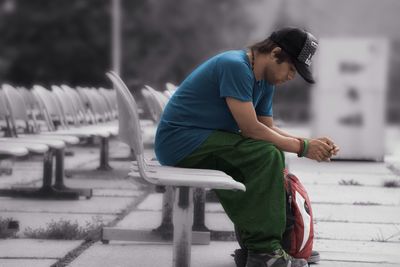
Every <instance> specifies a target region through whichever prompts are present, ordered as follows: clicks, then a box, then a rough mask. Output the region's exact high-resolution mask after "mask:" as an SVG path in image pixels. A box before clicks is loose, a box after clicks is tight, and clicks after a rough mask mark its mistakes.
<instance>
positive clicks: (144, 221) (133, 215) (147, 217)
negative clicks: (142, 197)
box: [116, 210, 161, 230]
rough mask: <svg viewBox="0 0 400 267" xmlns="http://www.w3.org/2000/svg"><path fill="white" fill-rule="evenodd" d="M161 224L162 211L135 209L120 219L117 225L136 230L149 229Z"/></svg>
mask: <svg viewBox="0 0 400 267" xmlns="http://www.w3.org/2000/svg"><path fill="white" fill-rule="evenodd" d="M160 224H161V212H159V211H138V210H135V211H131V212H130V213H129V214H128V215H127V216H125V217H124V218H123V219H122V220H120V221H119V222H118V223H117V225H116V226H117V227H120V228H126V229H134V230H142V229H143V230H149V229H154V228H156V227H158V226H160Z"/></svg>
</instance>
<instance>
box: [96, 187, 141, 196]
mask: <svg viewBox="0 0 400 267" xmlns="http://www.w3.org/2000/svg"><path fill="white" fill-rule="evenodd" d="M141 194H142V193H141V192H140V191H138V190H133V189H93V196H96V197H137V196H140V195H141Z"/></svg>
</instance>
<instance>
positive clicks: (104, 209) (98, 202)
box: [0, 197, 133, 214]
mask: <svg viewBox="0 0 400 267" xmlns="http://www.w3.org/2000/svg"><path fill="white" fill-rule="evenodd" d="M132 201H133V198H132V197H92V198H91V199H90V200H87V199H83V198H81V199H79V200H60V201H48V200H32V199H16V198H8V197H3V198H0V211H1V212H6V211H12V212H24V211H29V212H49V213H77V214H117V213H121V212H122V211H123V210H124V209H125V208H126V207H127V206H128V205H130V204H131V203H132Z"/></svg>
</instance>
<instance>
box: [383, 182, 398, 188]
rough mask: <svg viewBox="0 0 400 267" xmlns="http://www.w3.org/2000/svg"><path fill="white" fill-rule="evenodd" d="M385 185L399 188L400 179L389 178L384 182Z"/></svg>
mask: <svg viewBox="0 0 400 267" xmlns="http://www.w3.org/2000/svg"><path fill="white" fill-rule="evenodd" d="M383 187H390V188H398V187H400V180H387V181H385V182H383Z"/></svg>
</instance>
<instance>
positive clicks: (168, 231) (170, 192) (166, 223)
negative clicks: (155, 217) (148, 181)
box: [153, 186, 175, 238]
mask: <svg viewBox="0 0 400 267" xmlns="http://www.w3.org/2000/svg"><path fill="white" fill-rule="evenodd" d="M174 192H175V190H174V188H173V187H172V186H166V187H165V192H164V194H163V203H162V214H161V217H162V220H161V225H160V226H159V227H157V228H156V229H154V230H153V231H155V232H157V233H159V234H160V235H161V236H162V237H164V238H172V232H173V231H174V226H173V224H172V208H173V204H174Z"/></svg>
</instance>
